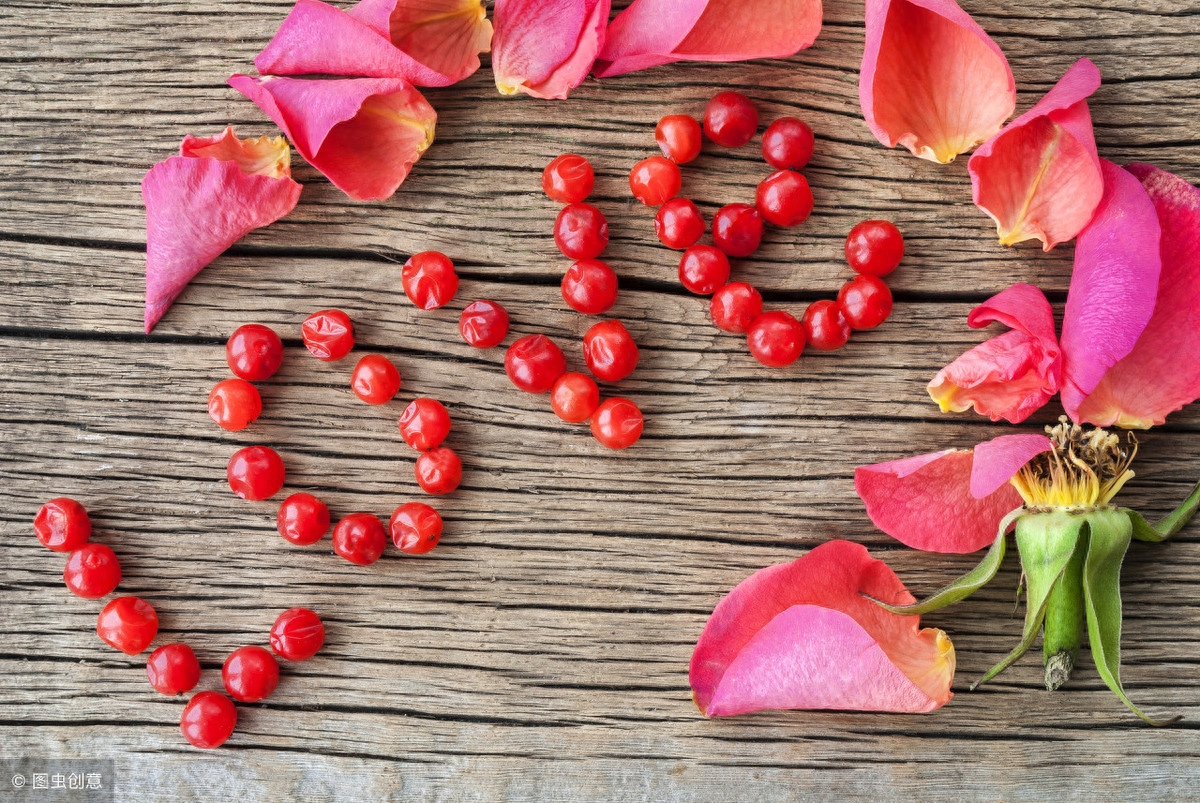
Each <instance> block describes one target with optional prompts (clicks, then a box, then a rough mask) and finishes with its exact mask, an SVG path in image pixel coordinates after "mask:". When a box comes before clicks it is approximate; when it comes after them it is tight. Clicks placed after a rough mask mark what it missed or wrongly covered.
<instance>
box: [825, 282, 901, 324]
mask: <svg viewBox="0 0 1200 803" xmlns="http://www.w3.org/2000/svg"><path fill="white" fill-rule="evenodd" d="M838 306H839V307H841V310H842V314H843V315H845V316H846V320H847V321H849V322H850V328H851V329H874V328H875V327H876V326H879V324H881V323H883V322H884V321H886V320H887V317H888V316H889V315H891V314H892V291H891V290H889V289H888V286H887V285H886V284H884V281H883V279H880V278H879V277H878V276H872V275H870V274H867V273H860V274H859V275H857V276H855V277H854V278H853V279H851V280H850V281H848V282H846V283H845V284H844V285H842V289H841V290H839V291H838Z"/></svg>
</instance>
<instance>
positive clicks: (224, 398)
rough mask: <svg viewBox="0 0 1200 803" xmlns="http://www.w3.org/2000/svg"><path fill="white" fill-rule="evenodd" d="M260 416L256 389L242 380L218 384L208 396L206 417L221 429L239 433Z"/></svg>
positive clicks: (260, 399) (227, 380)
mask: <svg viewBox="0 0 1200 803" xmlns="http://www.w3.org/2000/svg"><path fill="white" fill-rule="evenodd" d="M261 414H262V397H261V396H259V395H258V388H256V387H254V385H251V384H250V383H249V382H247V381H246V380H244V379H226V380H223V381H221V382H218V383H217V384H216V385H214V386H213V389H212V390H211V391H209V394H208V415H209V417H210V418H212V420H213V421H215V422H216V423H217V426H219V427H220V428H221V429H227V430H229V431H230V432H239V431H241V430H243V429H245V428H246V427H248V426H250V425H251V424H253V423H254V422H255V420H257V419H258V416H259V415H261Z"/></svg>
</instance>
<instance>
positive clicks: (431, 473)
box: [415, 446, 463, 496]
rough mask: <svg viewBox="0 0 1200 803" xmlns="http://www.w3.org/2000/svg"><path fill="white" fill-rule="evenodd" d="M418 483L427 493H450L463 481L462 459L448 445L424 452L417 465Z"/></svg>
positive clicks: (438, 494)
mask: <svg viewBox="0 0 1200 803" xmlns="http://www.w3.org/2000/svg"><path fill="white" fill-rule="evenodd" d="M415 471H416V475H417V484H418V485H420V486H421V490H423V491H425V493H427V494H433V495H435V496H441V495H442V494H448V493H450V492H451V491H453V490H454V489H455V488H457V487H458V484H459V483H460V482H462V472H463V469H462V460H459V459H458V455H457V454H456V453H455V451H454V450H453V449H451V448H450V447H448V446H439V447H438V448H436V449H431V450H429V451H428V452H423V453H422V454H421V456H420V457H418V458H417V464H416V466H415Z"/></svg>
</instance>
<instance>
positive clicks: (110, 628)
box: [96, 597, 158, 655]
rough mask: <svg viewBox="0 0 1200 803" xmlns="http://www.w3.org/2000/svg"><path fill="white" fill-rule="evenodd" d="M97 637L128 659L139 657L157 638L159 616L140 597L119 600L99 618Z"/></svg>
mask: <svg viewBox="0 0 1200 803" xmlns="http://www.w3.org/2000/svg"><path fill="white" fill-rule="evenodd" d="M96 635H98V636H100V638H101V639H103V640H104V642H105V643H106V644H108V645H109V646H110V647H113V648H114V649H117V650H120V651H121V652H123V653H125V654H126V655H137V654H138V653H139V652H141V651H142V650H144V649H146V648H147V647H149V646H150V642H152V641H154V637H155V636H157V635H158V613H156V612H155V610H154V606H152V605H151V604H150V603H149V602H146V601H145V600H143V599H139V598H138V597H117V598H116V599H114V600H112V601H110V602H109V603H108V604H107V605H105V606H104V608H103V609H102V610H101V611H100V615H99V616H98V617H97V618H96Z"/></svg>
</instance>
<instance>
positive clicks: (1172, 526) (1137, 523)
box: [1121, 482, 1200, 543]
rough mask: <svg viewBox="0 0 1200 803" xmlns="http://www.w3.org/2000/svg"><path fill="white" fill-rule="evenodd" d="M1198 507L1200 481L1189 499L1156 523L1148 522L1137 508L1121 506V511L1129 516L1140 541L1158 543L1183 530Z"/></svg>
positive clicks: (1199, 505) (1199, 504) (1199, 503)
mask: <svg viewBox="0 0 1200 803" xmlns="http://www.w3.org/2000/svg"><path fill="white" fill-rule="evenodd" d="M1197 509H1200V482H1198V483H1196V484H1195V486H1193V488H1192V492H1191V493H1190V494H1188V498H1187V499H1184V500H1183V504H1181V505H1180V506H1179V507H1177V508H1175V509H1174V510H1172V511H1171V512H1170V513H1168V514H1167V515H1166V516H1164V517H1163V518H1162V519H1160V520H1159V521H1158V522H1157V523H1155V524H1150V523H1149V522H1147V521H1146V519H1145V518H1143V517H1142V514H1141V513H1138V512H1137V511H1136V510H1130V509H1129V508H1127V507H1123V508H1121V512H1122V513H1124V514H1126V515H1127V516H1129V521H1130V523H1132V524H1133V537H1134V538H1136V539H1137V540H1139V541H1152V542H1155V543H1157V542H1159V541H1165V540H1167V539H1168V538H1170V537H1171V536H1172V535H1174V534H1175V533H1177V532H1179V531H1180V530H1182V529H1183V525H1185V524H1187V523H1188V522H1189V521H1190V520H1191V518H1192V516H1194V515H1196V510H1197Z"/></svg>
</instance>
